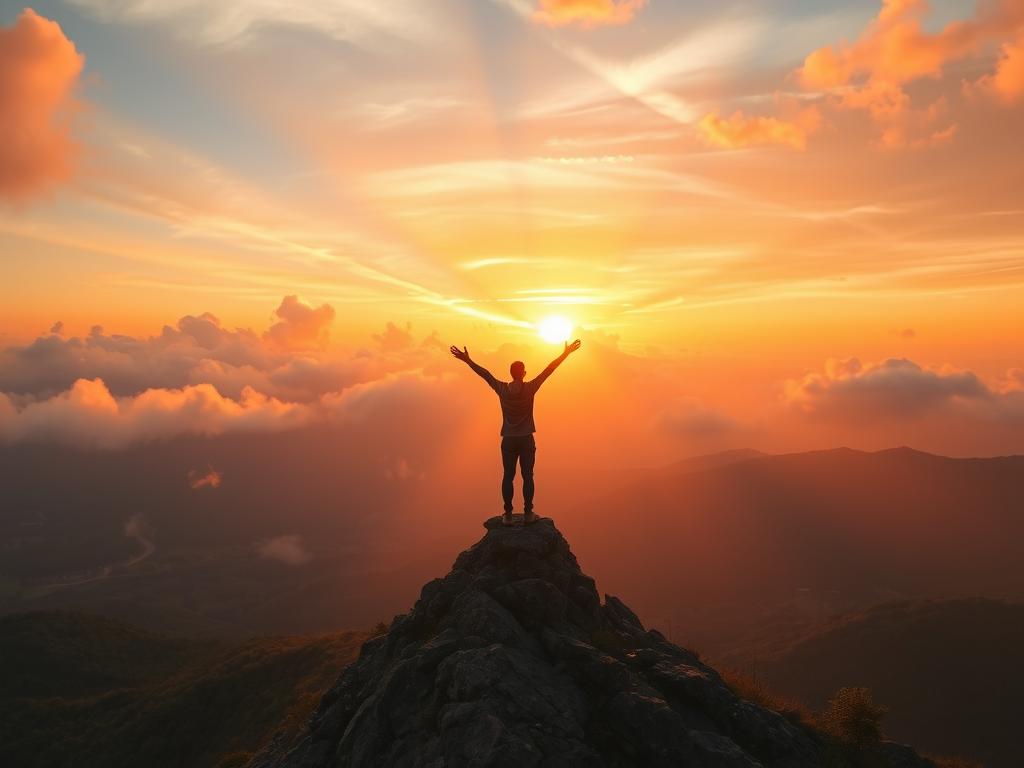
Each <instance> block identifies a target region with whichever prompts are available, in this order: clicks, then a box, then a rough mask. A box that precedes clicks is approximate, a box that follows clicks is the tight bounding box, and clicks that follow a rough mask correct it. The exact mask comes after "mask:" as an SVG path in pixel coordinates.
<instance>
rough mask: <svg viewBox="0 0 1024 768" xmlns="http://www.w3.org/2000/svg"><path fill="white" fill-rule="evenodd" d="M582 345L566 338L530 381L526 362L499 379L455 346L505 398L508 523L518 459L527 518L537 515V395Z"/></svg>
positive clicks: (503, 492) (503, 422)
mask: <svg viewBox="0 0 1024 768" xmlns="http://www.w3.org/2000/svg"><path fill="white" fill-rule="evenodd" d="M579 348H580V340H579V339H576V341H574V342H573V343H572V344H570V343H569V342H566V343H565V351H563V352H562V354H560V355H559V356H558V357H556V358H555V359H554V360H552V361H551V363H550V364H549V365H548V367H547V368H545V369H544V370H543V371H541V372H540V375H539V376H537V377H535V378H533V379H530V380H529V381H526V366H525V365H524V364H523V363H522V362H521V361H519V360H516V361H515V362H514V363H512V365H510V366H509V373H511V374H512V381H498V380H497V379H496V378H494V376H493V375H491V372H490V371H488V370H487V369H486V368H484V367H483V366H482V365H477V364H476V363H474V362H473V361H472V360H471V359H470V357H469V352H467V351H466V348H465V347H463V348H462V349H459V348H458V347H456V346H453V347H452V348H451V353H452V354H453V355H455V357H457V358H458V359H459V360H461V361H462V362H464V363H465V364H466V365H468V366H469V367H470V368H472V369H473V370H474V371H476V372H477V374H478V375H479V376H480V378H482V379H483V380H484V381H486V382H487V383H488V384H489V385H490V387H491V389H493V390H494V391H495V392H497V393H498V400H499V401H500V402H501V463H502V466H503V467H504V470H505V471H504V475H503V476H502V479H501V497H502V499H503V500H504V502H505V515H504V517H503V518H502V520H503V522H504V523H505V524H506V525H511V523H512V494H513V481H514V480H515V477H516V462H519V471H520V472H521V473H522V475H523V522H524V523H532V522H534V521H535V520H536V519H537V517H536V515H534V513H533V463H534V460H535V458H536V456H537V443H536V441H535V440H534V439H533V433H534V432H536V431H537V427H536V426H535V425H534V423H533V396H534V395H536V394H537V390H538V389H540V385H541V384H543V383H544V381H545V380H546V379H547V377H548V376H550V375H551V374H552V373H554V372H555V368H557V367H558V366H559V365H561V363H562V361H563V360H565V358H567V357H568V356H569V354H570V353H572V352H575V351H576V350H577V349H579Z"/></svg>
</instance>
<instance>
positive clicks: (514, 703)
mask: <svg viewBox="0 0 1024 768" xmlns="http://www.w3.org/2000/svg"><path fill="white" fill-rule="evenodd" d="M485 527H486V528H487V533H486V535H485V536H484V537H483V539H481V540H480V541H479V542H478V543H477V544H475V545H474V546H473V547H471V548H470V549H468V550H466V551H465V552H463V553H462V554H460V555H459V557H458V559H457V560H456V561H455V565H454V567H453V568H452V570H451V572H450V573H449V574H448V575H447V576H445V577H444V578H443V579H435V580H433V581H431V582H429V583H428V584H426V585H425V586H424V587H423V590H422V593H421V595H420V599H419V600H418V601H417V602H416V605H415V606H414V607H413V609H412V611H410V612H409V613H408V614H405V615H402V616H398V617H396V618H395V620H394V622H393V623H392V624H391V627H390V630H389V631H388V632H387V634H385V635H382V636H379V637H376V638H374V639H372V640H370V641H368V642H367V643H366V644H365V645H364V646H363V649H362V652H361V654H360V657H359V660H358V661H357V662H356V663H355V664H353V665H352V666H351V667H349V668H348V669H347V670H345V672H344V674H342V676H341V677H340V678H339V680H338V682H337V683H336V684H335V685H334V687H333V688H331V689H330V691H328V693H327V694H325V695H324V697H323V700H322V701H321V703H320V706H319V708H318V709H317V711H316V712H315V713H314V715H313V717H312V718H311V720H310V723H309V726H308V729H307V731H306V733H305V735H304V736H303V737H302V739H301V741H300V742H299V743H298V744H295V745H286V744H281V743H275V744H272V745H271V746H270V747H269V748H267V749H266V750H264V751H263V752H261V753H260V754H258V755H257V756H256V757H255V758H254V759H253V761H252V763H251V765H252V766H253V767H254V768H269V767H270V766H279V767H282V768H283V767H287V768H321V767H323V768H326V767H327V766H332V767H334V766H338V767H341V766H346V767H347V766H352V767H361V766H417V767H418V766H423V768H461V767H463V766H466V767H467V768H468V767H469V766H473V767H474V768H476V767H478V766H479V767H481V768H482V767H484V766H488V767H491V766H493V767H494V768H499V767H504V766H508V768H527V767H529V766H581V767H582V766H587V767H588V768H589V767H597V766H609V768H611V767H612V766H707V767H708V768H754V767H755V766H764V767H765V768H769V767H777V768H789V767H790V766H792V767H793V768H795V767H796V766H820V765H822V757H823V747H822V744H821V743H820V742H819V741H818V739H817V738H816V737H815V736H814V735H813V734H811V733H809V732H807V731H805V730H803V729H801V728H799V727H797V726H795V725H793V724H792V723H790V722H789V721H788V720H786V719H785V718H784V717H782V716H781V715H779V714H777V713H775V712H772V711H769V710H767V709H763V708H761V707H758V706H756V705H754V704H752V703H750V702H748V701H745V700H743V699H741V698H739V697H737V696H736V695H735V694H733V693H732V691H731V690H730V689H729V688H728V687H727V686H726V685H725V683H724V682H723V681H722V679H721V677H719V675H718V673H717V672H715V670H713V669H712V668H710V667H709V666H707V665H706V664H702V663H701V661H700V660H699V659H698V658H697V657H696V656H695V655H694V654H692V653H690V652H689V651H686V650H684V649H682V648H679V647H678V646H676V645H673V644H672V643H669V642H668V641H667V640H666V639H665V638H664V637H663V636H662V635H661V634H660V633H659V632H657V631H655V630H645V629H644V627H643V625H642V624H641V623H640V620H639V619H638V618H637V617H636V615H635V614H634V613H633V612H632V611H631V610H630V609H629V608H628V607H626V606H625V605H624V604H623V603H622V602H621V601H620V600H618V599H617V598H615V597H611V596H608V595H606V596H605V600H604V603H603V604H602V603H601V600H600V598H599V596H598V593H597V590H596V588H595V584H594V580H593V579H592V578H590V577H589V576H587V575H586V574H584V573H583V572H582V571H581V570H580V567H579V565H578V564H577V562H576V558H575V556H574V555H573V554H572V552H571V551H570V550H569V545H568V543H567V542H566V540H565V539H564V538H563V536H562V535H561V533H559V532H558V530H557V529H556V528H555V526H554V523H553V522H552V521H551V520H548V519H542V520H539V521H538V522H536V523H535V524H533V525H530V526H522V525H516V526H514V527H505V526H502V525H501V522H500V519H499V518H493V519H491V520H488V521H487V522H486V523H485ZM911 753H913V752H912V750H911ZM913 754H914V756H915V757H916V753H913ZM905 764H906V765H925V766H926V765H931V763H929V762H927V761H922V762H921V763H919V764H914V763H905Z"/></svg>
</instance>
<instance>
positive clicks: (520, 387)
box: [497, 380, 537, 435]
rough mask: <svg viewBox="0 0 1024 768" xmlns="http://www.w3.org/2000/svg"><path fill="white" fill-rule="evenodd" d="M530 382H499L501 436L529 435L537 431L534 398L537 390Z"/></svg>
mask: <svg viewBox="0 0 1024 768" xmlns="http://www.w3.org/2000/svg"><path fill="white" fill-rule="evenodd" d="M531 384H532V382H528V381H514V380H513V381H501V382H498V387H497V392H498V400H499V401H500V402H501V419H502V423H501V434H503V435H529V434H532V433H533V432H535V431H536V429H537V428H536V426H535V425H534V423H533V398H534V396H535V395H536V394H537V388H536V387H534V386H531Z"/></svg>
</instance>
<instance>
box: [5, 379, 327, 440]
mask: <svg viewBox="0 0 1024 768" xmlns="http://www.w3.org/2000/svg"><path fill="white" fill-rule="evenodd" d="M313 415H314V413H313V411H312V409H311V408H310V407H309V406H306V405H303V404H299V403H286V402H282V401H280V400H277V399H274V398H271V397H267V396H266V395H263V394H260V393H259V392H257V391H255V390H254V389H251V388H249V389H246V390H244V391H243V392H242V396H241V398H240V399H238V400H232V399H230V398H226V397H224V396H222V395H221V394H220V393H219V392H218V391H217V390H216V389H215V388H214V387H213V386H212V385H210V384H198V385H195V386H189V387H184V388H182V389H147V390H145V391H144V392H141V393H139V394H138V395H135V396H131V397H121V398H118V397H114V395H112V394H111V392H110V390H109V389H108V388H107V386H106V385H105V384H104V383H103V381H102V380H100V379H93V380H89V379H79V380H78V381H76V382H75V383H74V385H73V386H72V387H71V389H69V390H68V391H66V392H62V393H60V394H58V395H54V396H53V397H50V398H47V399H45V400H35V401H29V402H23V403H19V402H16V401H15V398H12V397H11V396H9V395H6V394H0V440H3V441H5V442H21V441H39V440H52V441H54V442H62V443H73V444H77V445H92V446H96V447H99V448H121V447H124V446H126V445H129V444H131V443H134V442H140V441H149V440H160V439H167V438H171V437H175V436H177V435H183V434H192V435H219V434H223V433H225V432H273V431H277V430H281V429H290V428H293V427H297V426H301V425H302V424H306V423H308V422H309V421H310V420H311V419H312V418H313Z"/></svg>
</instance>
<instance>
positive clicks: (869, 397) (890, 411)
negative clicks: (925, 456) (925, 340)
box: [785, 357, 997, 422]
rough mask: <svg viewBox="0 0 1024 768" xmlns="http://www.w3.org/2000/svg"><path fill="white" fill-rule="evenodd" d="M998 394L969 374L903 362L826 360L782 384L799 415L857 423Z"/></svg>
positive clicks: (983, 399) (922, 412) (912, 415)
mask: <svg viewBox="0 0 1024 768" xmlns="http://www.w3.org/2000/svg"><path fill="white" fill-rule="evenodd" d="M996 397H997V394H996V393H995V392H993V391H992V390H991V389H989V387H988V386H986V384H985V383H983V382H982V381H981V379H979V378H978V376H977V375H975V374H974V373H972V372H971V371H934V370H926V369H924V368H922V367H921V366H920V365H918V364H917V363H915V362H913V361H911V360H907V359H905V358H896V359H890V360H885V361H884V362H881V363H872V364H867V365H865V364H862V363H861V361H860V360H859V359H857V358H855V357H853V358H848V359H845V360H835V359H833V360H829V361H828V362H827V363H826V365H825V371H824V372H823V373H809V374H807V375H806V376H804V377H803V378H802V379H795V380H790V381H788V382H786V385H785V399H786V401H787V402H788V403H789V404H790V405H792V406H793V407H794V408H796V409H797V410H798V411H800V412H801V413H803V414H805V415H808V416H812V417H822V418H838V419H841V420H845V421H851V422H856V421H859V420H862V419H878V418H882V419H893V420H901V419H912V418H918V417H922V416H927V415H931V414H934V413H935V412H936V411H937V410H940V409H942V408H945V407H947V406H950V405H955V404H956V403H962V402H975V403H981V402H985V403H987V402H991V401H993V400H994V399H995V398H996Z"/></svg>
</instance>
